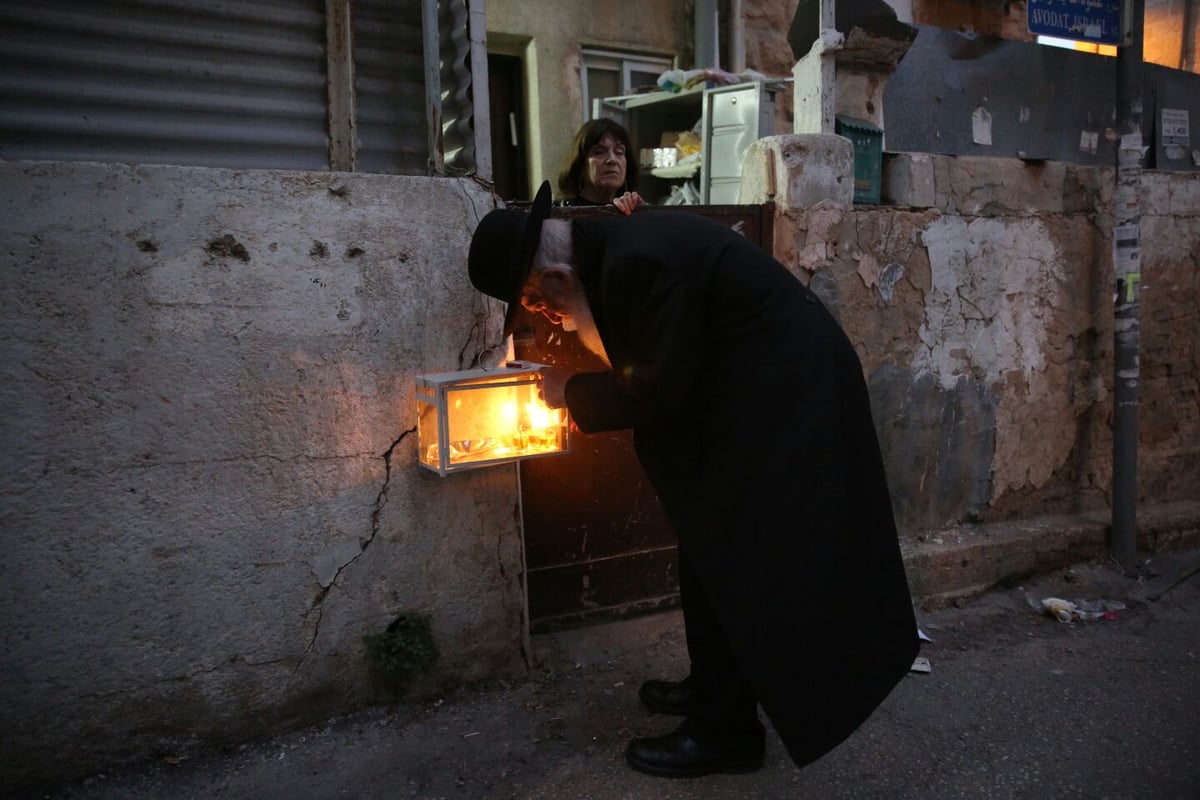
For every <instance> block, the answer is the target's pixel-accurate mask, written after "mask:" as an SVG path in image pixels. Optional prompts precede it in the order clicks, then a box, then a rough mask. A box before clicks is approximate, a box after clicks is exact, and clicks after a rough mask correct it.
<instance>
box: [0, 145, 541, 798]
mask: <svg viewBox="0 0 1200 800" xmlns="http://www.w3.org/2000/svg"><path fill="white" fill-rule="evenodd" d="M0 186H2V187H3V191H2V192H0V207H2V209H3V212H2V213H0V241H2V242H3V248H2V249H0V259H3V277H2V278H0V298H2V305H3V308H4V314H3V317H2V319H0V337H2V340H3V343H4V344H3V346H4V352H5V358H4V359H3V362H2V366H0V370H2V373H0V398H3V403H2V408H3V415H2V416H0V426H2V430H3V447H2V448H0V460H2V468H0V495H2V496H3V505H2V508H0V530H2V536H3V542H4V550H5V554H4V556H5V557H4V568H3V580H0V620H2V621H3V635H4V639H3V643H4V646H3V654H2V655H0V708H2V709H3V711H2V712H0V724H2V725H3V728H4V736H3V758H2V759H0V760H2V761H3V763H4V768H3V773H4V774H3V775H2V776H0V784H8V783H9V782H11V781H14V780H16V779H18V778H19V777H21V776H29V775H32V774H35V773H38V772H39V771H40V773H41V774H42V775H43V776H44V775H46V774H53V776H54V777H56V778H58V779H64V778H66V777H69V775H70V774H71V773H72V772H75V771H87V770H89V769H93V768H99V767H100V766H103V765H105V764H110V763H113V762H116V761H119V760H121V759H122V758H124V757H127V756H130V757H132V756H139V757H144V756H146V755H149V754H153V753H155V752H177V751H178V750H179V748H180V747H182V746H185V745H186V744H187V743H189V742H196V741H204V742H207V743H210V744H211V743H214V742H220V741H236V740H238V739H242V738H245V737H248V736H253V735H258V734H261V733H263V732H269V731H277V730H279V729H281V728H286V727H288V726H289V725H292V724H298V723H311V722H313V721H315V720H318V719H322V718H327V717H328V716H330V715H332V714H335V713H340V712H343V711H346V710H349V709H352V708H356V707H361V706H363V705H365V704H367V703H370V702H378V701H382V700H386V699H387V698H389V697H391V696H393V695H394V692H395V687H394V686H393V685H392V684H389V683H388V682H387V681H384V680H382V679H381V677H380V675H379V674H377V673H376V672H375V671H373V670H371V669H370V668H369V665H368V661H367V659H366V657H365V654H364V648H363V644H362V636H363V635H365V634H371V633H379V632H382V631H383V630H384V629H385V628H386V627H387V626H388V624H389V623H391V622H392V621H393V620H394V619H395V618H396V617H397V616H399V615H401V614H404V613H407V612H416V613H425V614H430V615H431V616H432V620H433V632H434V635H435V638H436V641H437V643H438V645H439V646H440V649H441V653H442V660H441V664H440V666H439V668H438V670H437V672H436V673H434V674H432V675H431V676H428V677H426V678H424V679H423V680H424V683H423V684H418V685H417V686H415V687H412V688H413V690H414V691H421V690H422V687H424V688H425V689H426V690H427V689H430V688H432V687H433V686H435V685H436V684H438V683H441V682H455V681H463V680H472V679H478V678H481V677H483V676H494V675H497V674H503V673H505V672H508V671H512V670H519V669H522V668H523V663H524V662H523V650H522V619H523V603H524V589H523V585H522V581H523V574H522V568H523V566H522V565H523V558H522V551H521V544H520V534H519V520H518V518H517V507H516V506H517V486H516V473H515V470H514V469H513V468H511V467H500V468H491V469H485V470H478V471H475V472H471V473H464V474H461V475H455V476H452V477H450V478H445V479H443V478H439V477H437V476H436V475H435V474H433V473H431V472H429V471H427V470H423V469H419V468H418V467H417V462H416V457H415V455H416V444H415V439H416V434H415V432H414V427H415V424H416V421H415V420H416V414H415V403H414V395H413V378H414V376H415V375H416V374H420V373H422V372H440V371H445V370H449V369H456V368H459V367H467V366H471V364H470V361H471V358H472V356H473V354H475V353H478V352H479V351H480V349H481V348H482V347H483V346H484V345H485V344H486V343H485V338H486V337H491V339H492V341H491V342H487V343H490V344H494V343H495V340H497V339H498V338H499V336H498V332H499V325H500V319H501V316H502V315H501V313H500V311H501V308H502V307H501V306H500V305H499V304H496V303H485V301H484V300H483V299H482V298H481V296H480V295H479V294H478V293H477V292H475V291H474V290H473V289H472V288H471V287H470V284H469V283H468V281H467V278H466V270H465V269H464V265H465V263H466V247H467V244H468V241H469V236H470V233H471V232H472V231H473V230H474V227H475V224H476V222H477V221H478V219H479V217H480V216H481V215H482V214H483V213H485V212H486V211H487V210H489V209H490V208H491V207H492V198H491V195H490V194H488V193H486V192H484V191H481V190H480V189H479V188H478V187H477V186H475V185H474V184H473V183H471V182H469V181H454V180H445V179H441V180H439V179H429V178H403V177H388V176H372V175H345V174H325V173H277V172H265V171H228V170H217V169H189V168H172V167H127V166H121V165H96V164H66V163H32V164H31V163H25V164H20V163H5V164H0Z"/></svg>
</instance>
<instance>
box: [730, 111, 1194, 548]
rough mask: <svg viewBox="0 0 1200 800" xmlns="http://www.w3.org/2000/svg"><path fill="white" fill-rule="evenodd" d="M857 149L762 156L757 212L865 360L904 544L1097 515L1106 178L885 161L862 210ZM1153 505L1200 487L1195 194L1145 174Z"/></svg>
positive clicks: (1015, 164)
mask: <svg viewBox="0 0 1200 800" xmlns="http://www.w3.org/2000/svg"><path fill="white" fill-rule="evenodd" d="M851 158H852V153H851V150H850V144H849V142H848V140H844V139H841V138H840V137H822V136H805V135H799V136H785V137H773V138H771V139H764V140H762V141H760V142H758V143H756V145H755V147H754V149H752V151H751V154H750V156H749V157H748V160H747V166H746V175H747V177H746V179H745V182H744V183H743V196H742V200H743V201H751V202H761V201H763V200H765V199H767V198H768V197H771V196H773V198H774V200H775V201H776V203H778V214H779V219H778V220H777V222H776V243H775V247H776V255H777V256H778V257H779V258H780V259H781V260H782V261H783V262H784V263H785V264H786V265H787V266H789V268H791V269H792V270H793V271H795V273H796V274H797V275H798V276H799V277H800V278H801V280H803V281H805V282H807V283H810V284H811V285H812V286H813V287H814V289H815V290H816V291H817V292H818V294H820V295H821V296H822V297H823V298H824V300H825V301H826V303H827V304H828V305H829V306H830V307H831V308H832V309H833V310H834V311H835V313H836V314H837V315H838V316H839V317H840V319H841V320H842V323H843V325H844V326H845V327H846V329H847V331H848V332H849V333H850V335H851V338H852V339H853V340H854V342H855V344H856V345H857V347H858V350H859V353H860V355H861V357H862V360H863V366H864V369H865V370H866V372H867V374H868V377H869V380H870V384H871V389H872V395H873V402H874V407H875V413H876V420H877V423H878V428H879V431H880V438H881V443H882V445H883V448H884V451H885V458H886V460H887V463H888V470H889V478H890V480H891V488H892V492H893V497H894V501H895V505H896V510H897V514H898V517H899V521H900V523H901V527H902V529H903V531H904V532H905V533H906V534H908V535H912V534H914V533H918V532H921V531H924V530H927V529H930V528H937V527H940V526H944V525H949V524H954V523H957V522H962V521H968V520H970V521H979V520H989V519H1011V518H1018V517H1025V516H1040V515H1044V514H1055V513H1070V512H1080V511H1087V510H1094V509H1097V508H1103V507H1105V506H1106V504H1107V497H1108V492H1109V490H1110V486H1111V469H1112V458H1111V431H1110V425H1111V420H1110V418H1111V399H1112V398H1111V391H1112V337H1113V335H1112V330H1113V323H1112V287H1111V284H1112V281H1111V278H1110V275H1111V255H1110V252H1109V249H1108V248H1109V244H1108V242H1109V238H1108V229H1109V226H1110V216H1109V214H1110V211H1109V209H1111V202H1112V201H1111V187H1112V178H1113V176H1112V171H1111V170H1108V169H1097V168H1083V167H1074V166H1071V165H1065V164H1061V163H1027V162H1023V161H1020V160H1017V159H992V158H954V157H944V156H930V155H924V154H888V155H887V156H885V159H886V162H885V165H884V169H883V176H882V178H883V180H882V184H883V191H884V194H885V197H886V198H887V199H888V200H889V204H888V205H883V206H878V207H872V206H854V205H852V204H851V202H850V198H851V187H850V186H849V182H848V180H847V179H846V175H848V174H850V172H851V170H852V167H851V166H850V165H849V161H848V160H849V159H851ZM1144 177H1145V187H1146V192H1145V200H1144V207H1143V228H1142V245H1143V254H1142V263H1143V273H1142V275H1143V286H1144V287H1145V288H1144V294H1143V300H1142V307H1141V330H1142V336H1141V342H1142V344H1141V369H1142V382H1141V394H1140V401H1141V406H1142V415H1141V416H1142V424H1141V426H1140V431H1141V437H1140V441H1141V450H1140V453H1139V486H1140V497H1141V499H1142V500H1143V501H1146V502H1168V501H1172V500H1187V499H1194V497H1195V487H1196V486H1198V485H1200V420H1198V419H1197V417H1198V414H1200V389H1198V381H1200V362H1198V360H1197V359H1198V358H1200V341H1198V339H1200V312H1198V311H1197V309H1198V308H1200V281H1198V278H1197V276H1198V274H1200V269H1198V268H1200V223H1198V220H1200V180H1198V179H1197V178H1196V177H1195V176H1192V177H1188V176H1187V175H1186V174H1179V173H1165V172H1163V173H1160V172H1147V173H1145V176H1144Z"/></svg>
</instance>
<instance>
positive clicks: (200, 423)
mask: <svg viewBox="0 0 1200 800" xmlns="http://www.w3.org/2000/svg"><path fill="white" fill-rule="evenodd" d="M768 167H770V168H768ZM884 176H885V181H884V186H885V191H886V192H887V196H888V197H889V199H890V200H891V201H892V203H893V205H887V206H881V207H865V206H854V205H852V204H851V202H850V198H851V195H852V154H851V150H850V145H849V142H848V141H847V140H845V139H842V138H840V137H804V136H788V137H772V138H770V139H766V140H763V141H762V142H759V143H758V144H757V145H756V146H755V149H754V150H753V151H752V153H751V156H750V158H749V160H748V162H747V170H746V186H745V191H746V198H745V199H747V200H762V199H766V198H767V196H768V195H770V196H771V197H772V198H773V199H774V200H775V201H776V202H777V203H778V213H779V216H778V220H777V223H776V250H777V252H778V254H779V256H780V257H781V259H782V260H783V261H784V262H785V263H786V264H787V265H788V266H789V268H791V269H793V270H794V271H795V272H796V274H797V275H798V276H799V277H800V278H801V279H802V280H804V281H806V282H809V283H810V284H811V285H813V286H814V287H815V288H816V290H817V291H818V292H819V293H820V294H821V296H822V297H823V298H824V299H825V300H826V302H827V303H828V304H829V305H830V306H831V307H832V308H833V309H834V310H835V312H836V313H837V314H838V315H839V317H840V318H841V319H842V321H843V323H844V325H845V326H846V328H847V330H848V331H849V333H850V335H851V337H852V339H853V340H854V342H855V343H856V345H857V347H858V349H859V352H860V354H861V356H862V359H863V364H864V367H865V369H866V372H867V374H868V377H869V379H870V382H871V387H872V392H873V397H874V402H875V410H876V413H877V422H878V426H879V432H880V436H881V440H882V442H883V446H884V449H885V453H886V457H887V461H888V469H889V474H890V477H891V480H892V489H893V494H894V498H895V504H896V508H897V511H898V513H899V516H900V520H901V524H902V528H903V534H904V537H905V539H906V541H911V540H913V539H915V538H920V537H921V536H922V535H923V534H924V533H925V532H926V531H928V530H929V529H931V528H939V527H941V526H943V525H946V524H948V523H954V522H959V521H962V520H982V521H988V520H996V519H1022V518H1027V517H1033V516H1041V515H1044V514H1047V513H1065V512H1072V511H1077V510H1089V509H1092V510H1094V509H1100V508H1103V507H1104V505H1105V503H1106V502H1107V500H1106V497H1107V492H1108V487H1109V485H1110V470H1111V458H1110V445H1109V441H1110V435H1109V431H1108V426H1109V424H1110V423H1109V416H1110V411H1111V408H1110V406H1111V383H1112V381H1111V357H1112V352H1111V351H1112V345H1111V340H1112V323H1111V318H1112V308H1111V302H1112V298H1111V287H1110V283H1111V281H1110V277H1109V276H1110V263H1109V262H1110V258H1109V254H1108V250H1107V244H1106V243H1107V241H1108V239H1107V229H1108V225H1109V221H1108V220H1109V217H1108V209H1109V207H1110V205H1111V197H1110V192H1109V191H1108V188H1107V187H1109V186H1110V185H1111V183H1112V181H1111V174H1110V173H1109V172H1108V171H1106V170H1103V169H1094V168H1075V167H1068V166H1065V165H1062V164H1043V165H1032V164H1026V163H1024V162H1020V161H1016V160H1008V159H970V158H957V159H956V158H949V157H932V156H921V155H897V156H889V159H888V162H887V164H886V165H885V169H884ZM1145 185H1146V190H1147V191H1146V198H1145V204H1144V208H1143V231H1142V240H1143V243H1144V246H1145V249H1144V253H1143V256H1142V259H1143V276H1144V277H1143V280H1144V285H1145V287H1146V288H1145V291H1144V295H1143V304H1142V317H1141V319H1142V362H1141V363H1142V383H1141V388H1142V396H1141V402H1142V427H1141V442H1142V450H1141V453H1140V464H1139V467H1140V471H1139V477H1140V486H1141V496H1142V499H1143V501H1145V502H1147V503H1159V502H1167V501H1170V500H1189V499H1191V500H1194V499H1195V487H1196V486H1197V485H1200V388H1198V387H1200V379H1198V376H1200V319H1198V313H1200V312H1198V310H1197V309H1200V285H1198V277H1197V276H1198V275H1200V224H1197V220H1198V218H1200V178H1198V177H1197V176H1196V175H1194V174H1184V173H1154V172H1148V173H1146V175H1145ZM0 187H2V189H3V191H2V192H0V198H2V199H0V204H2V210H3V214H2V215H0V242H2V243H3V247H2V248H0V258H2V259H3V261H4V263H3V267H4V269H3V279H2V282H0V287H2V292H3V293H2V295H0V299H2V301H3V308H4V309H5V314H4V317H3V319H2V320H0V335H2V337H3V343H4V348H5V351H6V358H5V359H4V362H3V367H2V369H3V373H2V380H0V397H2V398H3V411H4V414H3V416H2V418H0V419H2V421H0V425H2V426H3V428H2V430H3V444H4V447H3V448H0V454H2V455H0V458H2V459H3V462H2V466H3V469H2V470H0V494H2V496H3V498H4V502H3V506H2V508H0V535H2V537H3V542H4V545H5V559H4V565H5V566H4V579H3V581H0V620H2V621H3V632H4V651H3V655H0V686H2V687H3V688H2V689H0V691H2V692H3V694H2V695H0V703H2V707H3V712H0V714H2V716H0V724H2V725H3V728H4V731H5V735H4V738H3V759H2V760H3V764H4V767H3V770H4V771H3V774H2V775H0V780H3V781H4V783H5V784H6V785H7V784H11V783H13V782H15V781H17V780H19V779H27V778H31V777H33V776H40V777H43V778H54V779H59V780H61V779H65V778H68V777H70V776H71V775H72V774H79V773H83V772H88V771H90V770H93V769H98V768H100V767H103V766H106V765H109V764H112V763H116V762H119V761H121V760H123V759H131V758H136V757H147V756H151V755H153V754H155V753H163V752H168V753H181V752H182V753H187V752H188V751H189V749H190V748H192V747H195V746H199V745H203V746H211V745H213V744H218V743H221V742H229V741H237V740H239V739H245V738H248V737H252V736H258V735H262V734H265V733H268V732H274V731H279V730H282V729H286V728H288V727H290V726H294V725H300V724H310V723H314V722H317V721H320V720H324V719H326V718H328V717H329V716H331V715H333V714H337V713H339V712H343V711H349V710H351V709H355V708H361V707H363V706H366V705H369V704H371V703H375V702H383V701H387V700H390V699H392V698H394V697H395V696H396V692H397V691H398V689H397V687H396V686H394V685H392V684H390V683H388V682H387V681H385V680H383V679H382V677H381V676H380V675H378V674H377V673H376V672H374V671H373V670H372V669H371V668H370V666H369V664H368V662H367V660H366V658H365V654H364V651H363V647H362V642H361V638H362V636H363V635H365V634H369V633H378V632H381V631H382V630H384V629H385V628H386V627H387V625H388V624H389V623H390V622H391V621H392V620H394V619H395V618H396V617H397V616H398V615H401V614H404V613H406V612H421V613H429V614H431V615H432V617H433V622H434V634H435V637H436V639H437V642H438V645H439V647H440V649H441V652H442V662H441V664H440V666H439V668H438V670H437V671H436V672H435V673H433V674H432V675H430V676H428V677H426V678H423V679H422V680H421V681H419V682H417V683H416V684H415V685H412V686H411V687H409V691H410V692H411V693H412V695H413V696H421V695H422V694H428V693H430V692H433V691H435V690H437V689H438V688H439V687H440V686H443V685H446V684H451V685H452V684H455V683H457V682H461V681H471V680H475V679H479V678H484V677H492V676H497V675H504V674H508V673H518V672H520V671H521V670H522V669H523V666H524V661H523V655H524V653H523V643H524V634H523V619H524V617H523V603H524V590H523V585H522V581H523V573H522V570H523V558H522V549H521V541H520V535H519V520H518V516H517V514H518V508H517V505H518V501H517V498H518V491H517V484H516V478H515V470H513V469H511V468H492V469H486V470H479V471H476V472H470V473H464V474H460V475H455V476H451V477H448V478H444V479H443V478H438V477H437V476H436V475H434V474H433V473H430V472H428V471H425V470H422V469H419V468H418V467H417V464H416V457H415V456H416V452H415V451H416V446H415V441H414V440H415V432H414V425H415V421H414V420H415V414H414V408H413V390H412V384H413V377H414V376H415V375H417V374H420V373H423V372H431V371H442V370H446V369H455V368H459V367H467V366H470V365H471V364H472V362H473V360H474V358H475V356H476V354H478V353H479V352H481V351H482V350H483V349H485V348H487V347H489V346H493V345H495V344H497V333H498V327H499V324H500V313H499V312H500V306H499V304H497V303H493V302H490V301H485V300H484V299H483V298H482V297H481V296H480V295H479V294H477V293H476V292H474V291H473V290H472V289H471V288H470V286H469V284H468V282H467V280H466V276H465V270H464V268H463V265H464V264H465V260H466V255H465V254H466V248H467V243H468V240H469V235H470V232H471V231H472V230H473V228H474V226H475V224H476V222H477V220H478V219H479V217H480V216H481V215H482V214H483V213H484V212H485V211H486V210H487V209H489V208H490V207H491V206H492V202H493V201H492V198H491V196H490V194H488V193H487V192H485V191H483V190H481V189H480V188H479V187H478V186H477V185H475V184H474V183H473V182H471V181H466V180H464V181H457V180H449V179H430V178H404V177H388V176H372V175H344V174H326V173H280V172H267V171H232V170H217V169H199V168H195V169H192V168H174V167H129V166H120V165H94V164H65V163H5V164H0Z"/></svg>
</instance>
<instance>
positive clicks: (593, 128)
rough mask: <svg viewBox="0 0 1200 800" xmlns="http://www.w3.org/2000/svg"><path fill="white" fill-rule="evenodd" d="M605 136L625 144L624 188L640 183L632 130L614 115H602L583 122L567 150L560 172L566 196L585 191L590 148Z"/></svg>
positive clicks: (560, 181)
mask: <svg viewBox="0 0 1200 800" xmlns="http://www.w3.org/2000/svg"><path fill="white" fill-rule="evenodd" d="M605 136H611V137H613V138H614V139H616V140H617V141H618V142H620V143H621V144H623V145H625V190H626V191H632V190H633V189H635V188H636V187H637V179H638V158H637V153H635V152H634V150H633V142H631V141H630V140H629V133H628V132H627V131H626V130H625V129H624V128H622V127H621V126H620V125H619V124H617V123H616V122H613V121H612V120H611V119H605V118H603V117H601V118H600V119H593V120H589V121H587V122H585V123H583V127H582V128H580V129H579V132H578V133H576V134H575V139H574V140H573V141H572V142H571V147H570V149H568V150H567V157H566V159H565V160H564V161H563V168H562V170H561V171H560V172H559V173H558V190H559V192H561V193H562V196H563V197H564V198H567V199H570V198H572V197H578V196H579V195H580V194H581V193H582V192H583V178H584V171H585V169H586V167H587V157H588V151H590V150H591V149H592V147H593V146H595V145H596V144H597V143H599V141H600V140H601V139H603V138H604V137H605ZM617 194H620V192H618V193H617Z"/></svg>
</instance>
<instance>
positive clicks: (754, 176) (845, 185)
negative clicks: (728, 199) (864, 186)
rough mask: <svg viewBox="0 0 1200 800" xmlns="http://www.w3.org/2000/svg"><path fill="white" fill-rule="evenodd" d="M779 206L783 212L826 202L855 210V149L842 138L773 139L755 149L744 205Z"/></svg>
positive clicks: (749, 157)
mask: <svg viewBox="0 0 1200 800" xmlns="http://www.w3.org/2000/svg"><path fill="white" fill-rule="evenodd" d="M770 200H774V201H775V204H776V206H778V207H779V210H780V211H781V212H786V211H787V210H788V209H803V208H808V207H809V206H814V205H816V204H817V203H820V202H827V203H828V202H832V203H834V204H836V205H840V206H846V207H850V206H853V204H854V145H852V144H851V143H850V140H849V139H846V138H845V137H842V136H835V135H826V134H819V133H813V134H806V133H801V134H789V135H785V136H767V137H765V138H762V139H759V140H758V141H756V142H754V144H752V145H751V146H750V150H749V152H748V153H747V154H746V161H745V164H744V165H743V167H742V188H741V196H740V198H739V202H741V203H764V202H767V201H770Z"/></svg>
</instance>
